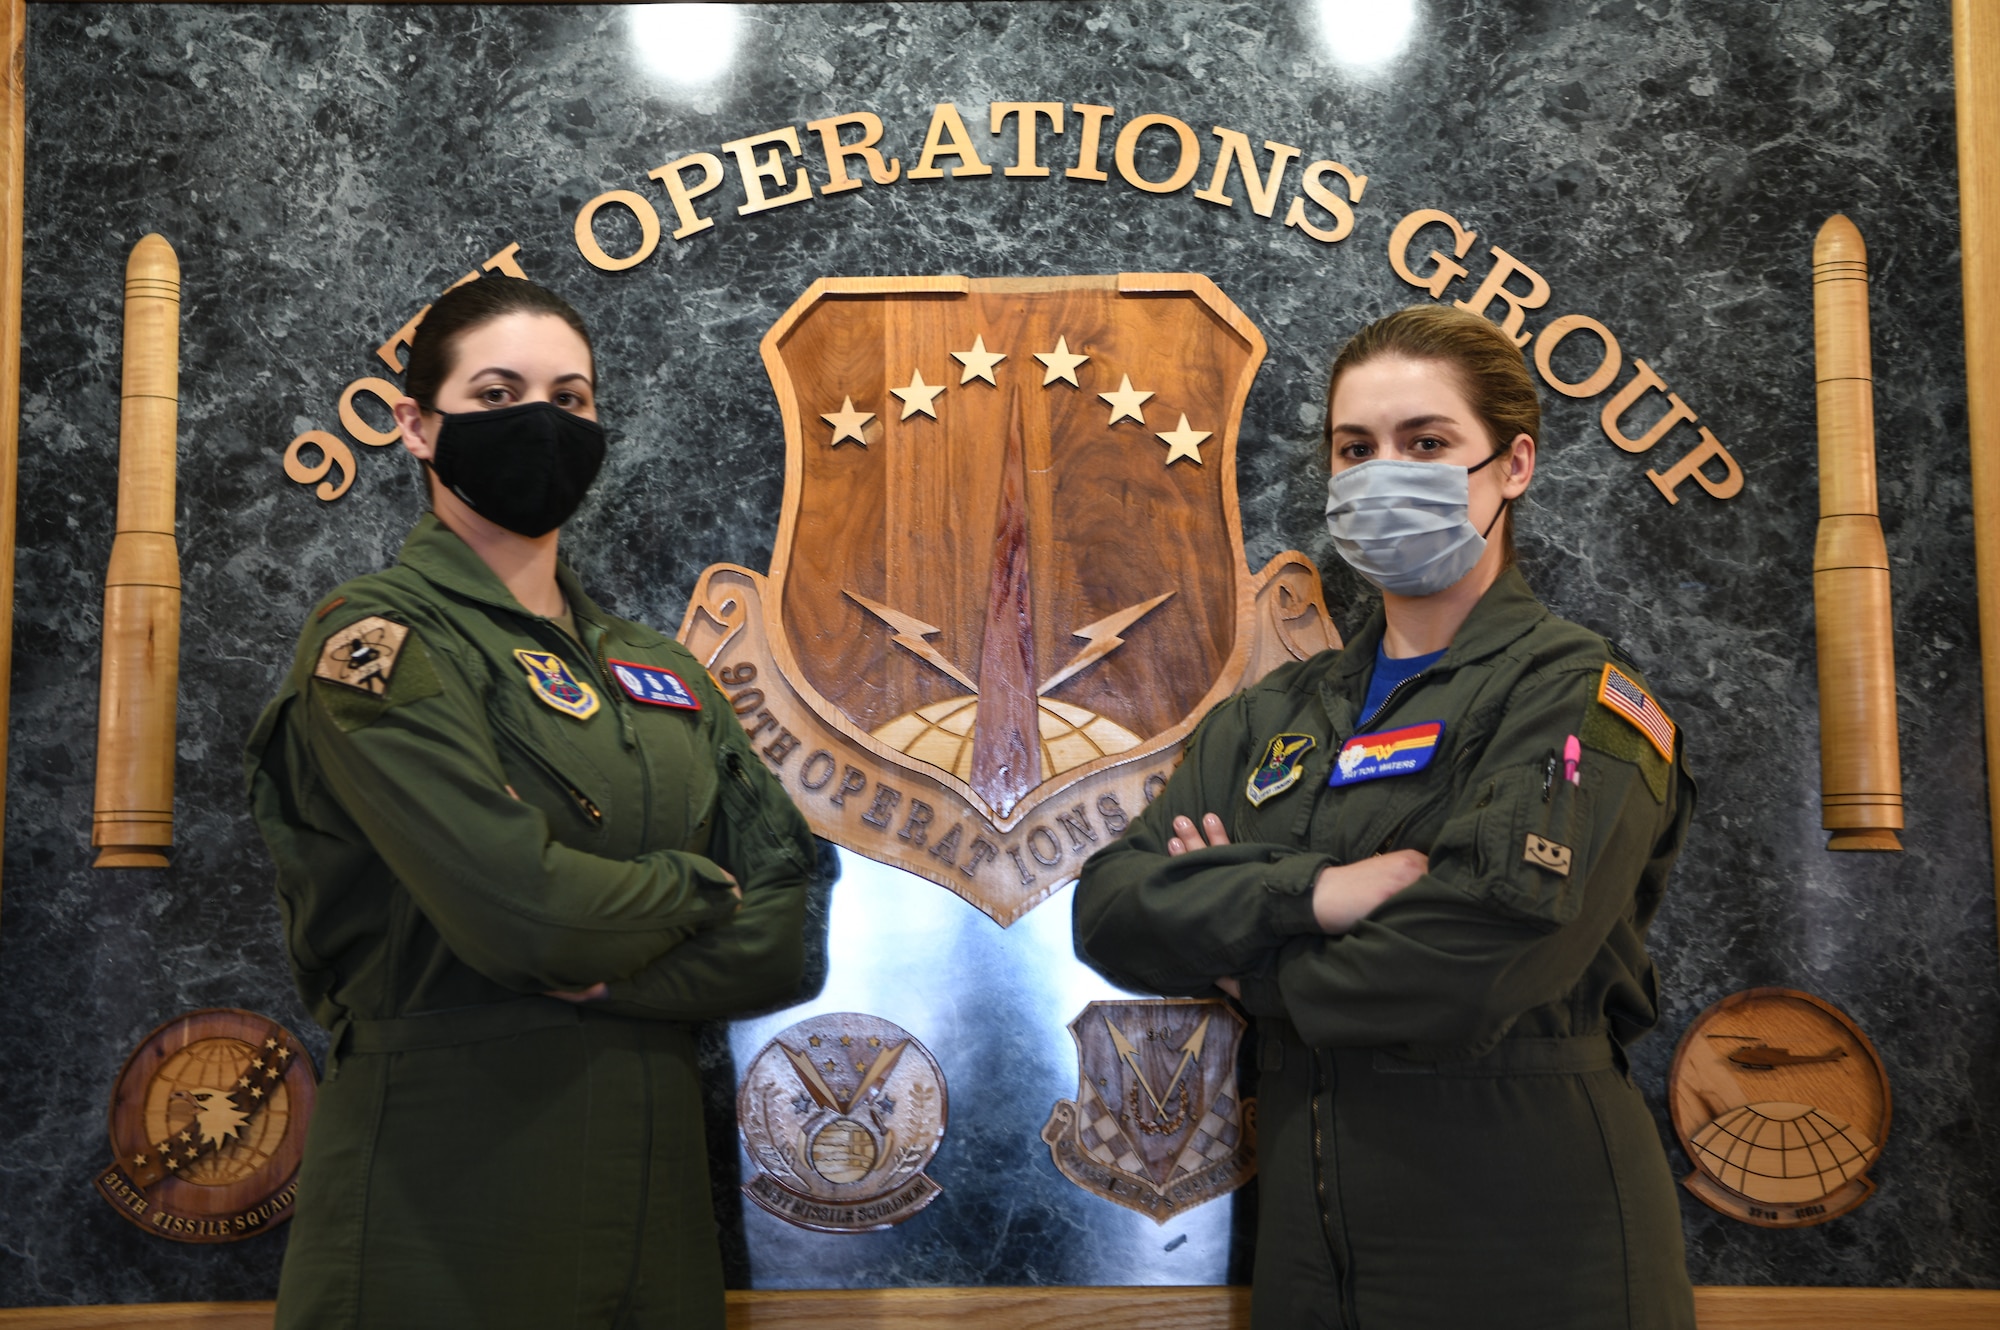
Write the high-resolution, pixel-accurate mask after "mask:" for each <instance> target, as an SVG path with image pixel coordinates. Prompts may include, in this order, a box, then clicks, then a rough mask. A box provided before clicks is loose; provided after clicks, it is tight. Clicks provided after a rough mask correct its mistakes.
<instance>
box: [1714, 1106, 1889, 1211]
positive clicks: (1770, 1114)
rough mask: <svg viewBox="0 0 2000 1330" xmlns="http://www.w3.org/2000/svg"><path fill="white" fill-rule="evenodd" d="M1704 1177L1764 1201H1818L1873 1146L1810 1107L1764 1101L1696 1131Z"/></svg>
mask: <svg viewBox="0 0 2000 1330" xmlns="http://www.w3.org/2000/svg"><path fill="white" fill-rule="evenodd" d="M1692 1144H1693V1146H1694V1150H1695V1153H1696V1154H1697V1155H1699V1156H1700V1162H1701V1164H1702V1166H1703V1167H1704V1168H1706V1169H1707V1170H1708V1172H1709V1175H1710V1176H1711V1177H1713V1178H1715V1179H1716V1181H1718V1182H1720V1183H1721V1184H1722V1185H1723V1186H1725V1187H1727V1188H1729V1189H1730V1190H1731V1191H1734V1192H1738V1193H1740V1194H1742V1195H1744V1196H1748V1197H1749V1198H1750V1199H1751V1200H1753V1201H1762V1202H1764V1203H1765V1204H1767V1205H1801V1204H1806V1203H1808V1202H1812V1201H1817V1200H1819V1199H1820V1198H1822V1197H1824V1196H1827V1195H1830V1194H1831V1193H1832V1192H1834V1191H1836V1190H1838V1189H1839V1188H1840V1187H1841V1186H1843V1185H1844V1184H1846V1183H1847V1182H1848V1181H1850V1180H1852V1179H1854V1178H1857V1177H1859V1176H1861V1174H1863V1173H1865V1172H1866V1171H1867V1169H1868V1165H1869V1164H1871V1163H1873V1162H1874V1160H1875V1156H1876V1155H1877V1154H1878V1153H1879V1150H1878V1149H1877V1147H1876V1145H1875V1143H1874V1142H1873V1141H1871V1140H1869V1139H1868V1137H1867V1136H1866V1135H1865V1134H1863V1133H1861V1132H1858V1131H1856V1130H1855V1129H1854V1128H1853V1127H1851V1126H1849V1125H1847V1124H1846V1123H1843V1122H1839V1121H1837V1120H1835V1119H1833V1118H1830V1117H1828V1116H1827V1115H1826V1114H1825V1113H1822V1112H1821V1111H1820V1110H1818V1109H1816V1108H1814V1107H1812V1106H1811V1105H1810V1104H1791V1103H1783V1102H1779V1101H1775V1100H1772V1101H1766V1102H1764V1103H1759V1104H1744V1105H1743V1106H1742V1107H1740V1108H1732V1109H1730V1110H1729V1111H1728V1112H1727V1113H1724V1114H1723V1115H1722V1116H1721V1117H1718V1118H1716V1119H1715V1120H1714V1121H1713V1122H1710V1123H1709V1124H1708V1125H1707V1126H1705V1127H1703V1128H1702V1129H1701V1130H1700V1131H1698V1132H1696V1133H1695V1134H1694V1140H1693V1142H1692Z"/></svg>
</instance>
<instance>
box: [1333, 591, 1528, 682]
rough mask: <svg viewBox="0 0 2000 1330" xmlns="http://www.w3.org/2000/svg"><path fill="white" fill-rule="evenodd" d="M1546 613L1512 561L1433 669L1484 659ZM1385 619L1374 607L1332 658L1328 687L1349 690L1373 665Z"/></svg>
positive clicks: (1497, 651)
mask: <svg viewBox="0 0 2000 1330" xmlns="http://www.w3.org/2000/svg"><path fill="white" fill-rule="evenodd" d="M1548 617H1549V611H1548V609H1547V607H1546V606H1544V605H1543V604H1542V603H1541V602H1540V601H1539V600H1536V599H1535V593H1534V592H1532V591H1530V590H1529V589H1528V579H1527V578H1525V577H1523V576H1521V570H1520V568H1519V567H1517V566H1514V565H1511V564H1510V565H1509V566H1508V567H1506V568H1503V569H1502V570H1501V572H1500V576H1499V577H1497V578H1495V579H1494V582H1493V585H1492V586H1490V587H1488V588H1486V594H1485V595H1483V596H1481V597H1480V598H1479V603H1478V604H1477V605H1474V606H1473V607H1472V613H1470V614H1468V615H1466V616H1465V622H1464V623H1462V624H1460V625H1459V626H1458V632H1456V633H1455V634H1453V635H1452V639H1451V645H1450V646H1448V647H1446V648H1445V652H1444V655H1443V656H1441V657H1440V658H1439V659H1438V662H1437V664H1435V665H1433V666H1432V667H1431V668H1432V669H1434V670H1455V669H1458V668H1459V667H1460V666H1463V665H1470V664H1472V663H1473V662H1474V661H1478V660H1484V659H1485V658H1486V657H1488V656H1491V655H1495V654H1497V653H1499V652H1501V651H1504V650H1506V649H1507V648H1508V647H1510V646H1512V645H1513V644H1514V643H1515V642H1517V641H1519V640H1520V639H1521V638H1522V637H1524V636H1525V635H1526V634H1527V633H1528V632H1529V630H1530V629H1532V628H1534V627H1535V625H1536V624H1539V623H1540V622H1541V621H1542V620H1544V619H1546V618H1548ZM1385 623H1386V620H1385V619H1384V617H1383V612H1382V607H1381V606H1380V605H1377V606H1376V607H1375V611H1374V613H1372V614H1370V615H1369V616H1368V622H1367V623H1365V624H1363V625H1362V627H1361V631H1359V632H1357V633H1356V634H1355V635H1354V640H1353V641H1351V642H1349V643H1348V644H1347V646H1346V648H1345V649H1344V650H1343V651H1342V652H1341V653H1340V655H1339V657H1338V658H1337V659H1336V660H1335V661H1334V665H1333V669H1332V671H1331V672H1330V674H1329V676H1328V678H1327V682H1328V684H1329V685H1331V686H1332V687H1333V688H1336V689H1339V690H1341V691H1343V692H1344V691H1347V690H1348V688H1349V686H1350V685H1354V684H1355V683H1356V681H1357V680H1358V679H1360V678H1362V677H1363V676H1365V675H1366V674H1367V673H1368V671H1370V670H1372V669H1373V668H1374V667H1375V648H1376V647H1377V646H1379V645H1380V644H1381V642H1382V632H1383V628H1384V626H1385Z"/></svg>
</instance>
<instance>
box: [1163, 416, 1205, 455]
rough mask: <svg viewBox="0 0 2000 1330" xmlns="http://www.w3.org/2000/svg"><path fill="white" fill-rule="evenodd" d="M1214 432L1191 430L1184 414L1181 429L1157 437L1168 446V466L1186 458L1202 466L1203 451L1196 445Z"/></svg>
mask: <svg viewBox="0 0 2000 1330" xmlns="http://www.w3.org/2000/svg"><path fill="white" fill-rule="evenodd" d="M1214 432H1215V431H1214V430H1206V429H1189V428H1188V419H1187V416H1186V414H1185V413H1183V414H1182V416H1181V424H1180V428H1179V429H1171V430H1168V431H1167V432H1166V433H1164V434H1161V435H1158V436H1157V437H1158V438H1159V440H1160V442H1161V443H1164V444H1166V445H1167V465H1168V466H1172V465H1173V464H1174V463H1175V462H1178V461H1180V460H1181V458H1183V457H1185V458H1187V459H1189V460H1190V461H1192V462H1193V463H1194V464H1195V465H1196V466H1200V465H1201V449H1200V448H1198V447H1196V446H1195V445H1196V444H1198V443H1200V442H1201V441H1202V440H1203V439H1205V438H1207V437H1208V436H1209V435H1211V434H1213V433H1214Z"/></svg>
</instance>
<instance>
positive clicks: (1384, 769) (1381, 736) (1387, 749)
mask: <svg viewBox="0 0 2000 1330" xmlns="http://www.w3.org/2000/svg"><path fill="white" fill-rule="evenodd" d="M1443 740H1444V722H1443V721H1441V720H1427V721H1425V722H1424V723H1423V724H1421V725H1405V726H1404V727H1402V728H1401V729H1397V730H1378V731H1376V732H1375V733H1374V734H1357V735H1355V736H1354V737H1353V738H1352V739H1349V740H1348V741H1347V742H1346V743H1344V744H1342V745H1341V746H1340V756H1339V757H1337V758H1335V759H1334V763H1333V774H1332V775H1330V776H1328V777H1327V779H1326V783H1327V784H1328V785H1336V786H1337V785H1359V784H1360V783H1361V782H1362V781H1364V780H1381V779H1382V778H1383V777H1385V776H1408V775H1413V774H1414V773H1416V772H1419V771H1422V770H1423V769H1424V768H1425V767H1427V766H1429V765H1430V764H1431V759H1432V758H1434V757H1436V756H1437V750H1438V745H1439V744H1440V743H1441V742H1443Z"/></svg>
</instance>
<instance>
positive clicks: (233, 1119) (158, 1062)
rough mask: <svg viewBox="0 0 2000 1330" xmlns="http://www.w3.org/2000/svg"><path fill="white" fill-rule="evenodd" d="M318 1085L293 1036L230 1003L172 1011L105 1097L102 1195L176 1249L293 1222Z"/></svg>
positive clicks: (309, 1060) (97, 1182)
mask: <svg viewBox="0 0 2000 1330" xmlns="http://www.w3.org/2000/svg"><path fill="white" fill-rule="evenodd" d="M318 1089H319V1081H318V1078H317V1077H316V1076H315V1075H314V1073H313V1065H312V1058H311V1057H309V1056H308V1055H307V1054H306V1052H305V1049H304V1047H303V1046H302V1045H301V1044H300V1043H299V1041H298V1040H297V1039H295V1038H293V1037H292V1034H291V1032H290V1031H289V1030H287V1029H285V1027H284V1026H282V1025H279V1024H278V1023H277V1022H276V1021H273V1020H270V1019H269V1018H267V1017H264V1016H259V1015H258V1014H257V1013H255V1012H251V1011H242V1010H239V1009H237V1008H234V1007H220V1008H212V1009H210V1010H206V1011H192V1012H189V1013H187V1014H186V1015H184V1016H176V1017H175V1018H174V1019H173V1020H170V1021H168V1022H167V1023H166V1024H165V1025H162V1026H160V1027H159V1028H158V1029H157V1030H154V1031H153V1032H152V1033H151V1034H149V1035H147V1036H146V1038H145V1039H144V1040H143V1041H141V1042H140V1044H139V1047H138V1048H136V1049H134V1050H133V1051H132V1055H131V1056H130V1057H128V1058H127V1059H125V1065H124V1066H123V1067H121V1068H120V1069H119V1071H118V1079H117V1081H116V1082H115V1083H114V1084H113V1086H112V1091H111V1112H110V1127H111V1151H112V1155H111V1163H110V1164H109V1165H107V1166H106V1167H105V1168H103V1169H101V1170H99V1171H98V1174H97V1176H96V1178H95V1180H94V1185H95V1186H96V1188H97V1192H98V1194H99V1195H100V1196H102V1197H104V1199H105V1200H107V1201H109V1202H110V1203H111V1205H112V1207H113V1208H114V1209H116V1210H117V1211H118V1213H119V1214H120V1215H122V1216H124V1217H125V1218H126V1219H128V1220H130V1221H131V1222H132V1223H134V1224H137V1225H138V1226H139V1227H140V1228H143V1229H145V1230H146V1231H147V1232H148V1233H151V1234H154V1235H155V1236H157V1237H162V1238H171V1239H173V1240H174V1241H176V1242H203V1243H206V1242H236V1241H238V1240H240V1239H243V1238H249V1237H255V1236H256V1235H257V1234H259V1233H264V1232H268V1231H269V1230H270V1229H272V1228H273V1227H275V1226H276V1225H278V1224H281V1223H283V1222H284V1221H285V1220H287V1219H290V1218H291V1217H292V1203H293V1201H294V1200H295V1199H296V1198H297V1195H298V1172H299V1160H300V1159H301V1158H302V1157H303V1156H304V1154H305V1148H306V1125H307V1123H309V1122H310V1121H311V1120H312V1110H313V1102H314V1100H315V1098H316V1097H317V1095H318Z"/></svg>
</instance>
